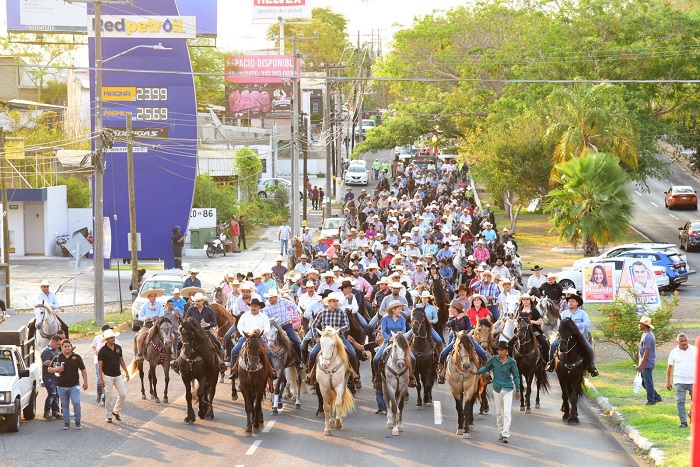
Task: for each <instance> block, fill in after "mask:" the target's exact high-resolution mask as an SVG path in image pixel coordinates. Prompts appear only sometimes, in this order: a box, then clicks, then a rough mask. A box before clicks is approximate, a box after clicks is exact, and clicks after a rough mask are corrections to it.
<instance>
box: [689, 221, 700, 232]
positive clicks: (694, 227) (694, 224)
mask: <svg viewBox="0 0 700 467" xmlns="http://www.w3.org/2000/svg"><path fill="white" fill-rule="evenodd" d="M690 230H700V222H691V223H690Z"/></svg>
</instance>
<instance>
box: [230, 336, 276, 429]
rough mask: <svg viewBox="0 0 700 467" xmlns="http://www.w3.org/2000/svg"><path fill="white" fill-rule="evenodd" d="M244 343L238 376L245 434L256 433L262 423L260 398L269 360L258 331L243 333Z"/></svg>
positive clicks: (263, 389)
mask: <svg viewBox="0 0 700 467" xmlns="http://www.w3.org/2000/svg"><path fill="white" fill-rule="evenodd" d="M244 335H245V338H246V340H245V344H243V348H242V349H241V353H240V355H239V356H238V377H239V379H240V381H241V392H242V393H243V400H244V401H245V413H246V429H245V435H246V436H253V433H258V432H259V431H260V429H261V427H262V426H263V424H264V420H263V411H262V400H263V397H264V395H265V388H266V387H267V380H268V368H269V367H270V362H269V361H268V358H267V351H266V349H265V346H264V345H263V343H262V339H261V337H260V333H257V332H256V333H253V334H250V335H248V334H245V333H244Z"/></svg>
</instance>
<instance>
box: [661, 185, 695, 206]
mask: <svg viewBox="0 0 700 467" xmlns="http://www.w3.org/2000/svg"><path fill="white" fill-rule="evenodd" d="M664 194H665V195H666V196H665V198H664V206H666V207H667V208H668V209H674V208H680V207H686V208H692V209H695V210H696V211H697V209H698V196H697V194H696V192H695V190H693V187H691V186H686V185H674V186H672V187H671V188H669V189H668V191H664Z"/></svg>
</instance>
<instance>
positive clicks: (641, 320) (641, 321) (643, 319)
mask: <svg viewBox="0 0 700 467" xmlns="http://www.w3.org/2000/svg"><path fill="white" fill-rule="evenodd" d="M639 324H643V325H645V326H649V329H654V326H653V325H652V324H651V318H650V317H648V316H642V317H641V318H639Z"/></svg>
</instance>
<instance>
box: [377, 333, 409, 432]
mask: <svg viewBox="0 0 700 467" xmlns="http://www.w3.org/2000/svg"><path fill="white" fill-rule="evenodd" d="M391 334H392V336H393V339H392V344H391V346H390V347H389V348H387V349H386V350H385V353H386V354H387V357H386V358H383V359H382V360H383V362H382V363H383V365H382V364H380V368H381V367H382V366H383V368H381V370H382V372H383V376H384V377H383V378H382V390H383V392H384V400H385V401H386V406H387V409H389V410H387V414H386V419H387V421H386V427H387V428H389V429H391V434H392V435H393V436H398V435H399V433H400V432H402V431H403V415H402V414H403V403H404V400H405V399H406V396H407V395H408V379H409V365H410V364H411V361H410V356H409V354H408V352H410V349H409V344H408V341H407V340H406V336H405V335H404V334H403V333H401V332H400V333H398V334H396V333H394V332H393V331H392V332H391Z"/></svg>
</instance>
